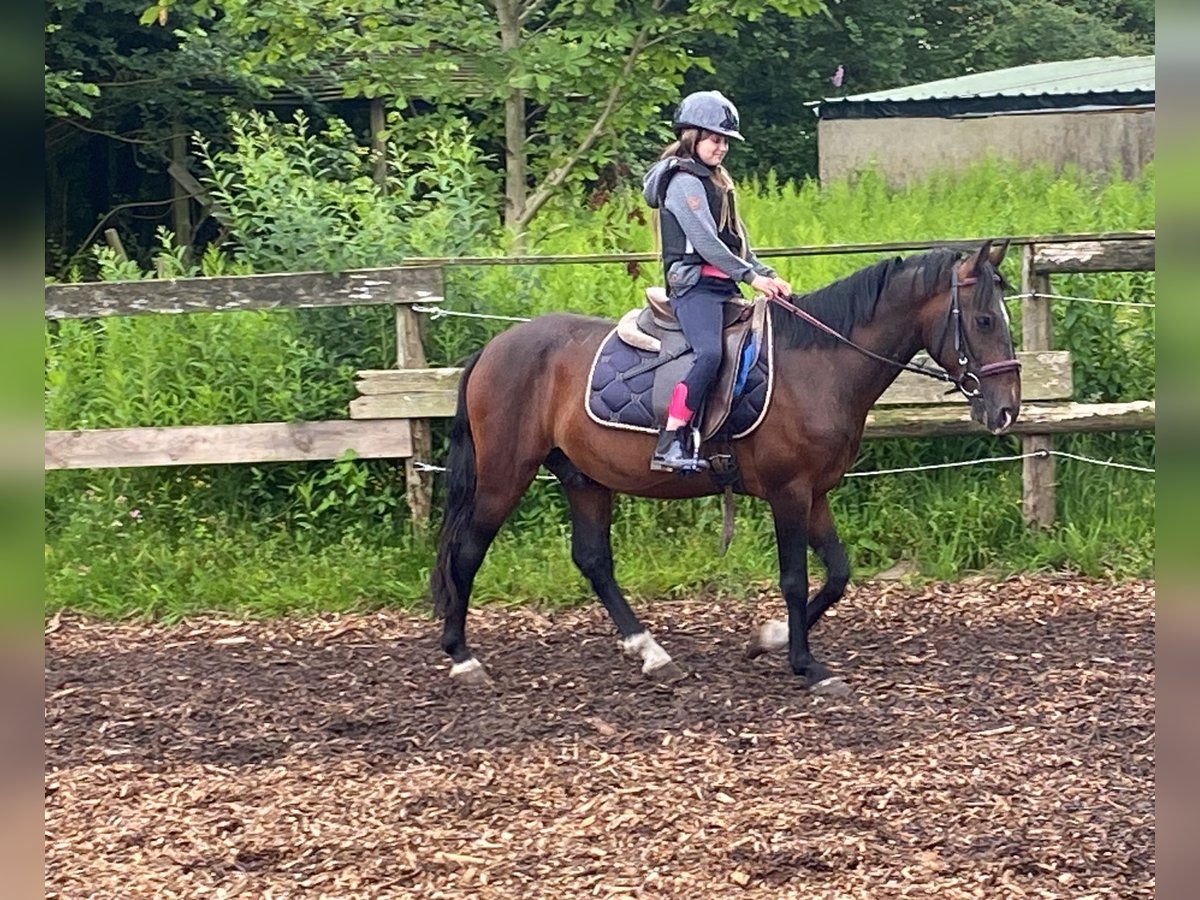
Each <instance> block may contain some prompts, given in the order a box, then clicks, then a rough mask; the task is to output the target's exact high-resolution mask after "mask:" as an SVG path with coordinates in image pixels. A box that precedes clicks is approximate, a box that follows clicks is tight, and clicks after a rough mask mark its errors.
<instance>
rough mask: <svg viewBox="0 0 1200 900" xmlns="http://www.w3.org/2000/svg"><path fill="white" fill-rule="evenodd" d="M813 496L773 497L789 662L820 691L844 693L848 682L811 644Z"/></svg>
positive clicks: (787, 493)
mask: <svg viewBox="0 0 1200 900" xmlns="http://www.w3.org/2000/svg"><path fill="white" fill-rule="evenodd" d="M811 502H812V501H811V499H810V498H809V497H808V496H803V495H802V494H801V492H800V491H796V490H793V491H790V492H781V493H780V494H779V495H778V496H777V497H776V498H775V499H773V500H772V501H771V510H772V512H773V513H774V516H775V541H776V543H777V545H778V551H779V586H780V589H781V590H782V591H783V599H784V602H785V603H786V604H787V612H788V620H787V639H788V662H789V663H790V664H791V667H792V672H794V673H795V674H797V675H802V676H803V677H804V682H805V684H806V685H807V686H808V688H809V689H810V690H811V691H813V692H814V693H818V694H835V695H842V694H845V693H847V692H848V690H849V689H848V688H847V687H846V683H845V682H844V681H842V679H841V678H838V677H836V676H835V675H833V673H831V672H830V671H829V669H828V668H826V667H825V665H824V664H823V663H821V662H819V661H818V660H817V659H816V657H814V656H813V654H812V651H811V650H810V649H809V646H808V522H809V508H810V504H811Z"/></svg>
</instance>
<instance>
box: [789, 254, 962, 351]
mask: <svg viewBox="0 0 1200 900" xmlns="http://www.w3.org/2000/svg"><path fill="white" fill-rule="evenodd" d="M960 258H961V254H960V253H959V251H957V250H953V249H950V248H945V247H938V248H934V249H933V250H927V251H925V252H924V253H917V254H914V255H913V256H909V257H905V258H901V257H899V256H894V257H892V258H891V259H885V260H881V261H880V262H877V263H873V264H872V265H869V266H866V267H865V268H862V269H859V270H858V271H857V272H854V273H853V274H850V275H847V276H846V277H845V278H842V279H840V280H838V281H835V282H834V283H833V284H831V285H829V286H827V287H823V288H820V289H819V290H815V291H812V292H811V293H808V294H803V295H793V296H792V299H791V302H792V303H793V304H794V305H795V306H798V307H800V309H802V310H804V311H805V312H807V313H811V314H812V315H813V316H815V317H816V318H817V319H819V320H820V321H822V322H824V323H825V324H826V325H828V326H829V327H830V328H832V329H833V330H834V331H836V332H838V333H839V334H843V335H849V334H850V330H851V329H852V328H853V327H854V326H855V325H859V324H862V323H865V322H870V321H871V319H872V318H873V317H874V315H875V310H876V308H877V306H878V305H879V301H880V300H881V299H882V298H883V295H884V293H885V292H887V293H889V294H891V295H893V296H896V297H900V296H903V297H904V298H906V299H907V298H911V297H914V296H921V297H927V296H929V295H930V294H931V293H933V292H934V291H935V290H936V288H937V285H938V283H939V282H941V281H943V280H945V282H946V283H947V284H948V283H949V273H950V267H951V266H952V265H953V264H954V263H955V262H957V261H958V260H959V259H960ZM771 324H772V326H773V327H774V340H775V341H776V345H777V346H779V347H786V348H796V349H802V348H805V347H834V346H836V345H837V344H838V343H840V342H839V341H838V339H837V338H835V337H834V336H833V335H831V334H827V333H826V332H824V331H822V330H821V329H819V328H817V327H816V326H814V325H810V324H809V323H808V322H806V321H804V320H803V319H801V318H800V317H799V316H797V315H796V314H795V313H792V312H789V311H788V310H786V309H784V308H783V307H782V306H779V305H777V304H774V303H773V304H771Z"/></svg>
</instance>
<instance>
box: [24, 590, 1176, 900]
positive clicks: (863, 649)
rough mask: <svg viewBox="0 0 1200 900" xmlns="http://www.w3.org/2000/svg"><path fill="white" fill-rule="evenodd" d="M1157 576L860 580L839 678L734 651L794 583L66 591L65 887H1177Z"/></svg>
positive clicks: (49, 666) (1030, 893) (51, 655)
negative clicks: (650, 665)
mask: <svg viewBox="0 0 1200 900" xmlns="http://www.w3.org/2000/svg"><path fill="white" fill-rule="evenodd" d="M1154 595H1155V589H1154V582H1153V581H1132V582H1130V581H1123V582H1114V583H1109V582H1103V581H1094V580H1089V579H1082V578H1076V577H1072V576H1063V575H1045V576H1040V575H1039V576H1021V577H1016V578H1011V579H1007V580H1003V581H991V580H983V579H969V580H966V581H962V582H956V583H953V584H933V585H928V586H923V587H905V586H903V585H901V584H899V583H896V582H864V583H862V584H858V585H854V586H852V587H851V589H850V591H849V593H848V594H847V596H846V598H845V599H844V600H843V601H842V602H841V604H840V605H839V606H838V607H836V608H835V609H834V610H833V611H832V612H831V613H830V614H829V615H828V616H827V617H826V619H825V620H823V621H822V623H821V624H820V625H818V626H817V627H816V628H815V629H814V631H813V647H814V650H815V651H816V652H817V653H818V655H819V656H820V658H822V659H823V660H826V661H828V663H829V664H830V665H831V667H832V668H833V669H834V671H835V672H836V673H837V674H839V675H841V676H842V677H844V678H845V679H846V681H847V682H848V683H849V685H850V686H851V688H852V689H853V690H852V693H851V694H850V695H849V696H848V697H844V698H831V697H820V696H813V695H811V694H809V693H807V692H806V691H805V690H804V689H803V688H802V685H801V681H800V679H798V678H796V677H794V676H792V675H791V673H790V671H789V669H788V666H787V662H786V654H785V653H771V654H768V655H766V656H763V657H760V658H758V659H755V660H753V661H751V660H747V659H745V658H744V657H743V650H744V648H745V645H746V642H747V638H748V636H749V634H750V631H751V628H752V626H753V625H754V624H756V623H761V622H763V621H765V620H767V619H771V618H778V617H780V616H781V615H782V614H783V608H782V607H783V603H782V600H781V599H779V597H778V595H777V594H773V593H772V594H767V593H764V594H763V595H762V596H760V597H757V598H751V599H717V598H712V597H699V598H694V599H688V600H667V601H660V602H649V603H648V602H641V603H638V604H636V606H637V609H638V612H639V613H640V614H641V615H642V617H643V620H644V621H645V622H646V624H647V625H648V627H649V628H650V629H651V631H652V633H653V634H654V635H655V637H656V638H657V639H658V641H659V642H660V643H661V644H662V645H663V646H664V647H665V648H666V649H667V650H668V652H669V653H671V655H672V656H673V658H674V659H675V661H676V662H677V663H678V664H679V665H681V666H682V667H683V668H684V669H685V670H686V671H687V672H688V677H687V678H686V679H685V680H683V681H682V682H679V683H677V684H674V685H671V686H667V687H664V686H661V685H656V684H654V683H653V682H652V681H649V680H647V679H645V678H644V677H643V676H642V674H641V672H640V665H639V664H638V663H637V662H636V661H635V660H631V659H627V658H624V657H622V656H621V654H620V653H619V651H618V647H617V638H616V635H615V633H614V631H613V629H612V626H611V624H610V622H609V621H608V619H607V617H606V615H605V613H604V611H603V610H602V609H601V608H600V606H599V605H598V604H596V605H593V606H588V607H583V608H579V609H571V610H566V611H555V612H546V611H538V610H535V609H532V608H529V607H524V608H498V607H492V608H483V609H476V610H474V611H473V612H472V615H471V618H470V628H471V636H472V640H473V643H474V645H475V647H476V649H477V651H478V653H479V656H480V658H481V659H482V660H483V662H484V663H485V665H486V666H487V667H488V669H489V671H490V673H491V675H492V677H493V679H494V683H493V684H492V685H491V686H489V687H483V688H479V687H474V688H472V687H465V686H463V685H461V684H457V683H454V682H452V680H451V679H450V678H449V677H448V668H449V665H448V661H447V660H446V659H445V656H444V655H443V654H442V652H441V650H440V648H439V646H438V639H437V635H438V628H437V626H436V623H434V622H433V621H432V619H431V618H429V617H422V616H419V615H409V614H400V613H394V612H378V613H370V614H363V615H338V616H332V615H329V616H321V617H317V618H310V619H279V620H270V621H255V622H246V621H233V620H229V619H221V618H216V617H204V618H196V619H188V620H186V621H184V622H182V623H178V624H175V625H171V626H166V625H161V624H145V623H128V622H126V623H112V622H100V621H96V620H92V619H87V618H84V617H82V616H77V615H74V614H70V613H63V614H61V615H57V616H55V617H54V618H53V619H51V620H50V621H49V622H48V623H47V627H46V638H45V651H46V710H45V714H46V718H45V741H46V812H45V827H46V843H45V850H46V857H45V864H46V896H47V897H51V898H83V897H99V898H133V897H154V898H170V897H200V896H204V897H235V896H238V897H248V898H271V897H274V898H285V897H286V898H293V897H294V898H309V897H312V898H316V897H371V898H376V897H413V898H440V897H446V898H450V897H454V898H459V897H462V898H466V897H472V898H475V897H479V898H488V897H520V898H530V897H546V898H573V897H608V898H612V897H646V898H653V897H670V898H708V897H797V898H801V897H802V898H805V900H816V898H872V900H874V898H892V897H939V898H959V897H986V898H991V897H1002V898H1008V897H1031V898H1032V897H1036V898H1058V897H1061V898H1068V897H1070V898H1087V897H1093V898H1109V897H1112V898H1133V897H1152V896H1153V895H1154V888H1155V859H1154V843H1155V831H1154V827H1155V826H1154V728H1155V725H1154V622H1155V616H1154Z"/></svg>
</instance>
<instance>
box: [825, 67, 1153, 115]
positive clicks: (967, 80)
mask: <svg viewBox="0 0 1200 900" xmlns="http://www.w3.org/2000/svg"><path fill="white" fill-rule="evenodd" d="M1153 90H1154V57H1153V56H1095V57H1092V58H1090V59H1069V60H1063V61H1061V62H1048V63H1035V64H1033V65H1029V66H1014V67H1013V68H1011V69H998V70H997V71H995V72H976V73H975V74H973V75H962V76H959V77H958V78H943V79H942V80H941V81H927V82H925V83H924V84H913V85H909V86H908V87H900V88H892V89H891V90H887V91H875V92H873V93H869V94H852V95H850V96H847V97H830V98H827V99H825V100H824V101H822V102H825V103H829V102H833V101H836V100H863V101H868V102H871V101H876V100H891V101H900V102H903V101H905V100H951V99H962V98H967V97H1023V96H1030V95H1032V94H1093V93H1097V94H1099V93H1111V92H1114V91H1139V92H1145V91H1153Z"/></svg>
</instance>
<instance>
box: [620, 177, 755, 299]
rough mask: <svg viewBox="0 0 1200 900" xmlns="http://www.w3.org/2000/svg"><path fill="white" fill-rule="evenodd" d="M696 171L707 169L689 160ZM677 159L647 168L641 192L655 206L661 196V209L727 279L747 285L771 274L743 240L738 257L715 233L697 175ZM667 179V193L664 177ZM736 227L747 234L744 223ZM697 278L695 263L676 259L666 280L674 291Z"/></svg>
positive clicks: (685, 286) (697, 271) (698, 277)
mask: <svg viewBox="0 0 1200 900" xmlns="http://www.w3.org/2000/svg"><path fill="white" fill-rule="evenodd" d="M689 164H690V165H692V166H695V167H696V168H697V169H698V170H702V171H705V172H707V171H708V170H707V169H704V167H703V166H701V165H700V164H699V163H695V162H693V161H690V160H689ZM677 166H678V160H673V159H670V158H668V159H662V160H659V161H658V162H657V163H655V164H654V165H653V166H651V167H650V170H649V171H648V172H647V173H646V175H645V177H643V179H642V195H643V196H644V197H645V198H646V202H647V203H649V204H650V206H651V207H657V206H658V203H659V197H662V209H663V210H665V211H666V212H669V213H671V215H673V216H674V217H675V220H676V221H677V222H678V223H679V227H680V228H681V229H682V230H683V233H684V235H685V236H686V237H687V239H688V242H689V243H690V244H691V246H692V249H694V250H695V251H696V253H698V254H699V255H700V256H702V257H703V258H704V260H705V261H706V262H707V263H708V264H709V265H712V266H716V267H717V268H718V269H720V270H721V271H722V272H724V273H725V274H726V275H728V276H729V277H730V278H732V279H734V280H735V281H740V282H743V283H745V284H749V283H750V282H752V281H753V280H754V277H755V276H756V275H765V276H767V277H774V275H775V270H774V269H772V268H771V267H770V266H768V265H766V264H764V263H763V262H761V261H760V260H759V259H758V257H757V256H755V255H754V251H752V250H751V249H750V247H749V239H748V238H747V240H746V258H745V259H743V258H742V257H740V256H738V255H737V254H736V253H734V252H733V251H732V250H730V249H729V247H728V246H726V245H725V243H724V242H723V241H722V240H721V239H720V238H719V237H718V236H717V223H716V221H715V220H714V219H713V214H712V210H711V209H709V207H708V197H707V194H706V193H705V191H704V185H703V184H702V183H701V181H700V177H699V176H697V175H694V174H692V173H691V172H689V171H686V170H681V169H678V168H677ZM666 178H669V179H670V180H669V181H667V184H666V192H665V193H664V192H663V190H662V184H663V180H664V179H666ZM738 230H739V231H740V232H741V234H742V235H743V236H746V228H745V225H743V224H742V222H741V220H740V219H739V220H738ZM699 279H700V267H699V266H698V265H695V264H692V263H688V262H685V261H679V262H675V263H673V264H672V267H671V271H670V272H668V273H667V280H668V281H669V282H670V284H671V286H672V287H673V288H675V289H676V290H678V289H681V288H687V287H690V286H691V285H693V284H695V283H696V282H697V281H698V280H699Z"/></svg>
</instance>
